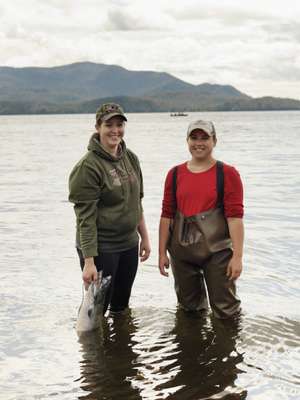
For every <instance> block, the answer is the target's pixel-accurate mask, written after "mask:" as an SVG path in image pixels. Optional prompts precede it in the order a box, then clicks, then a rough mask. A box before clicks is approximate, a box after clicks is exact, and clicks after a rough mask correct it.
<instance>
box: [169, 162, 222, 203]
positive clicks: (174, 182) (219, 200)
mask: <svg viewBox="0 0 300 400" xmlns="http://www.w3.org/2000/svg"><path fill="white" fill-rule="evenodd" d="M177 168H178V167H177V166H176V167H175V168H174V170H173V177H172V193H173V202H174V205H175V210H177V198H176V189H177ZM216 172H217V196H218V197H217V204H216V208H221V209H222V211H224V170H223V163H222V161H217V170H216Z"/></svg>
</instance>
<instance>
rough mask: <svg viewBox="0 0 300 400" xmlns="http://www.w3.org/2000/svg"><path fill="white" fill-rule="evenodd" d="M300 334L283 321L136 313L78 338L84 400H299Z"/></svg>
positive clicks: (143, 310)
mask: <svg viewBox="0 0 300 400" xmlns="http://www.w3.org/2000/svg"><path fill="white" fill-rule="evenodd" d="M299 328H300V325H299V324H295V323H294V322H293V321H289V320H287V319H282V318H278V319H268V318H265V317H262V316H256V317H255V318H249V317H246V316H240V317H238V318H236V319H233V320H226V321H224V320H217V319H215V318H213V317H210V316H208V317H203V316H201V315H199V314H197V313H185V312H184V311H182V310H177V311H176V312H175V311H174V312H170V311H165V312H163V311H161V310H160V311H158V310H155V309H150V308H139V309H137V310H134V311H132V310H130V311H129V312H128V313H127V314H126V315H123V316H122V315H119V316H117V317H109V318H108V319H107V320H106V321H104V325H103V331H102V332H99V331H98V332H94V333H88V334H86V335H85V336H84V337H81V338H80V344H81V351H82V361H81V363H80V367H81V376H80V378H79V381H80V387H81V389H82V390H83V391H84V392H85V394H83V395H81V396H79V397H78V398H79V399H95V400H105V399H111V400H114V399H116V400H117V399H128V400H138V399H148V400H160V399H168V400H207V399H221V400H243V399H248V400H252V399H253V400H256V399H265V398H266V397H264V396H262V397H260V393H261V390H262V388H264V391H265V393H268V392H269V393H270V397H269V398H270V399H272V400H273V399H278V400H279V399H295V400H296V399H298V398H299V393H300V392H299V391H298V389H297V386H298V385H300V374H299V371H297V370H296V369H295V368H297V366H299V364H298V363H297V361H299V353H297V352H298V351H299ZM293 349H294V351H293ZM285 353H288V355H286V354H285ZM284 354H285V360H286V365H285V368H284V370H283V369H282V365H283V363H282V360H281V357H282V356H283V355H284ZM274 386H275V387H276V392H274V389H273V387H274ZM267 398H268V397H267Z"/></svg>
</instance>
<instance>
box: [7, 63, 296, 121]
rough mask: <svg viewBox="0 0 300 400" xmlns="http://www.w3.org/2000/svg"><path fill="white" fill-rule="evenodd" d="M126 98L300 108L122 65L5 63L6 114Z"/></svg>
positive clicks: (191, 106) (160, 103)
mask: <svg viewBox="0 0 300 400" xmlns="http://www.w3.org/2000/svg"><path fill="white" fill-rule="evenodd" d="M120 98H121V99H122V101H123V103H122V105H123V106H124V108H125V111H127V112H147V111H148V112H160V111H164V112H173V111H239V110H243V111H246V110H249V111H252V110H268V109H269V110H274V109H278V110H287V109H292V110H299V109H300V101H299V100H296V99H288V98H278V97H272V96H263V97H260V98H254V97H251V96H249V95H247V94H245V93H243V92H241V91H239V90H238V89H236V88H235V87H234V86H232V85H219V84H211V83H207V82H205V83H200V84H198V85H193V84H191V83H188V82H185V81H183V80H181V79H178V78H176V77H175V76H173V75H171V74H169V73H167V72H154V71H132V70H128V69H126V68H123V67H121V66H118V65H109V64H97V63H93V62H89V61H86V62H76V63H72V64H67V65H61V66H55V67H0V114H35V113H38V114H40V113H45V114H51V113H83V112H94V111H95V108H94V109H92V107H95V105H96V103H97V104H98V105H99V104H100V103H101V102H103V101H106V99H111V101H117V100H118V99H120ZM96 108H97V107H96ZM85 110H88V111H85Z"/></svg>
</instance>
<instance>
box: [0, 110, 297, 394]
mask: <svg viewBox="0 0 300 400" xmlns="http://www.w3.org/2000/svg"><path fill="white" fill-rule="evenodd" d="M197 117H202V118H209V119H211V120H213V121H214V122H215V124H216V127H217V132H218V144H217V148H216V155H217V157H218V158H219V159H222V160H223V161H225V162H228V163H230V164H233V165H235V166H236V167H237V168H238V169H239V171H240V173H241V176H242V179H243V181H244V185H245V204H246V215H245V225H246V246H245V260H244V265H245V269H244V272H243V275H242V277H241V278H240V279H239V281H238V291H239V295H240V297H241V299H242V304H243V315H242V316H241V318H240V319H239V320H237V321H235V322H231V323H221V322H220V321H216V320H214V319H213V318H212V317H210V316H208V317H207V318H200V317H195V316H189V315H185V314H182V313H180V312H179V311H177V310H176V299H175V294H174V291H173V280H172V277H170V278H163V277H161V276H160V275H159V274H158V272H157V268H156V258H157V257H156V253H157V228H158V220H159V214H160V207H161V196H162V191H163V181H164V178H165V174H166V173H167V171H168V169H169V168H171V167H172V166H173V165H175V164H178V163H180V162H182V161H184V160H185V159H186V158H187V157H188V154H187V150H186V148H185V131H186V127H187V124H188V122H189V121H191V120H193V119H195V118H197ZM93 123H94V121H93V116H91V115H73V116H15V117H4V116H2V117H0V138H1V148H0V172H1V175H0V176H1V179H0V188H1V200H2V201H1V203H0V234H1V243H2V246H1V249H2V251H1V254H2V257H1V264H2V265H1V291H0V299H1V308H0V338H1V341H0V368H1V373H0V374H1V375H0V398H1V399H5V400H12V399H14V400H15V399H16V400H21V399H22V400H23V399H25V400H27V399H46V398H47V399H48V398H49V399H151V400H152V399H170V400H171V399H176V400H177V399H178V400H185V399H190V400H199V399H224V400H225V399H226V400H228V399H230V400H231V399H247V400H249V399H251V400H252V399H253V400H261V399H263V400H265V399H272V400H277V399H278V400H279V399H280V400H285V399H289V400H292V399H293V400H296V399H299V397H300V362H299V358H300V357H299V337H300V312H299V272H298V264H299V252H300V249H299V240H300V233H299V232H300V229H299V228H300V212H299V204H300V189H299V187H300V185H299V183H300V177H299V176H300V175H299V172H298V171H299V167H300V165H299V164H300V157H299V156H300V154H299V153H300V113H299V112H261V113H256V112H252V113H251V112H248V113H239V112H236V113H207V114H203V113H202V114H200V113H193V114H190V115H189V116H188V117H185V118H170V117H169V115H168V114H129V123H128V126H127V131H126V142H127V145H128V147H130V148H131V149H132V150H134V151H135V152H136V153H137V154H138V155H139V157H140V160H141V164H142V168H143V172H144V180H145V200H144V209H145V214H146V219H147V223H148V226H149V231H150V235H151V239H152V247H153V250H152V256H151V258H150V259H149V260H148V261H147V262H146V264H145V265H141V266H140V268H139V272H138V276H137V279H136V282H135V285H134V288H133V294H132V299H131V309H130V312H129V313H128V314H127V315H124V316H119V317H115V318H108V319H107V321H106V322H105V323H104V326H103V331H102V332H95V333H93V334H90V335H86V336H85V337H82V338H80V339H78V337H77V335H76V332H75V329H74V326H75V321H76V314H77V308H78V306H79V304H80V301H81V277H80V269H79V266H78V261H77V258H76V254H75V251H74V216H73V210H72V206H71V205H70V204H69V203H68V202H67V177H68V174H69V172H70V170H71V168H72V166H73V165H74V163H75V162H76V161H77V160H78V159H79V158H80V157H81V155H82V154H83V152H84V151H85V148H86V144H87V141H88V138H89V135H90V133H92V126H93Z"/></svg>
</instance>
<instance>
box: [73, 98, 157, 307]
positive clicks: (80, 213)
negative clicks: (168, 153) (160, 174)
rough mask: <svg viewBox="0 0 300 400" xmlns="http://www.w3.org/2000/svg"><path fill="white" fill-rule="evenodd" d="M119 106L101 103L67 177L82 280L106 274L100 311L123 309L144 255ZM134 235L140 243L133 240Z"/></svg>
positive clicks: (138, 185)
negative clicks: (108, 281)
mask: <svg viewBox="0 0 300 400" xmlns="http://www.w3.org/2000/svg"><path fill="white" fill-rule="evenodd" d="M125 121H127V118H126V116H125V115H124V111H123V109H122V108H121V107H120V106H119V105H118V104H114V103H108V104H103V105H102V106H101V107H100V108H99V109H98V110H97V113H96V125H95V128H96V132H95V133H94V134H93V135H92V137H91V138H90V141H89V145H88V152H87V153H86V154H85V155H84V156H83V158H82V159H81V160H79V162H78V163H77V164H76V165H75V167H74V168H73V170H72V172H71V175H70V178H69V189H70V194H69V200H70V201H71V202H72V203H74V210H75V214H76V225H77V233H76V247H77V251H78V254H79V258H80V264H81V268H82V271H83V273H82V277H83V281H84V283H85V285H86V286H88V285H89V284H90V283H91V282H92V281H95V280H97V277H98V272H99V271H100V270H101V271H102V276H103V277H105V276H108V275H111V276H112V281H111V287H110V290H109V291H108V293H107V296H106V300H105V304H104V313H105V311H106V310H107V308H108V306H109V308H110V310H111V311H113V312H117V311H123V310H124V309H125V308H126V307H127V306H128V303H129V298H130V293H131V288H132V285H133V282H134V279H135V275H136V271H137V265H138V257H139V256H140V260H141V261H145V260H147V258H148V257H149V254H150V242H149V237H148V233H147V228H146V224H145V219H144V216H143V209H142V204H141V199H142V197H143V178H142V173H141V169H140V164H139V160H138V158H137V156H136V155H135V154H134V153H133V152H132V151H130V150H129V149H127V148H126V145H125V142H124V140H123V137H124V131H125ZM139 236H140V239H141V240H140V244H139Z"/></svg>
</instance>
